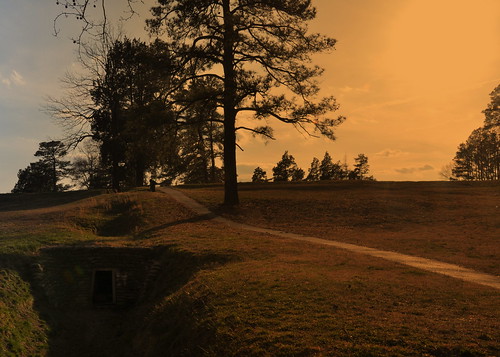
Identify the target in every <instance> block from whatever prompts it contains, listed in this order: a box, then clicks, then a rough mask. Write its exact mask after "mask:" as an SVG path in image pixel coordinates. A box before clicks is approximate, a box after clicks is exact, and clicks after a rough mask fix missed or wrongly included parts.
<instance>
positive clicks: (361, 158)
mask: <svg viewBox="0 0 500 357" xmlns="http://www.w3.org/2000/svg"><path fill="white" fill-rule="evenodd" d="M354 161H355V162H356V163H355V164H354V170H352V171H351V172H350V175H349V178H352V179H354V180H373V177H371V176H370V177H369V176H368V172H369V171H370V165H368V157H367V156H366V155H365V154H359V155H358V156H357V157H356V158H355V159H354Z"/></svg>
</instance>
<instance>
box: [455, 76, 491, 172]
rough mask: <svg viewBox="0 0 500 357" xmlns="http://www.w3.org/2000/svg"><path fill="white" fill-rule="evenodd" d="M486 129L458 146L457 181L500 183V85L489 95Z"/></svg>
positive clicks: (485, 111) (456, 155) (477, 131)
mask: <svg viewBox="0 0 500 357" xmlns="http://www.w3.org/2000/svg"><path fill="white" fill-rule="evenodd" d="M490 98H491V102H490V103H489V104H488V107H487V108H486V109H485V110H484V111H483V113H484V116H485V120H484V126H483V127H481V128H478V129H476V130H474V131H473V132H472V133H471V134H470V136H469V138H468V139H467V141H466V142H465V143H462V144H460V145H459V146H458V150H457V152H456V154H455V157H454V159H453V167H452V170H451V171H452V175H451V176H450V177H449V179H458V180H500V85H498V86H497V87H496V88H495V89H494V90H493V92H491V93H490Z"/></svg>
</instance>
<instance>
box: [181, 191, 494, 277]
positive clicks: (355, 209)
mask: <svg viewBox="0 0 500 357" xmlns="http://www.w3.org/2000/svg"><path fill="white" fill-rule="evenodd" d="M184 191H185V192H186V193H187V194H189V195H191V196H192V197H193V198H195V199H197V200H199V201H200V202H202V203H204V204H206V205H208V206H209V207H210V208H211V209H214V210H217V209H218V206H217V205H218V202H220V201H221V200H222V194H223V193H222V189H221V187H218V186H208V187H198V188H193V189H188V188H186V189H185V190H184ZM240 196H241V201H242V204H241V206H240V208H239V209H238V210H236V211H231V212H222V213H223V214H225V215H226V216H228V217H230V218H232V219H234V220H238V221H242V222H245V223H248V224H253V225H257V226H263V227H268V228H276V229H278V230H284V231H290V232H294V233H302V234H307V235H312V236H316V237H320V238H325V239H333V240H339V241H344V242H348V243H354V244H359V245H365V246H370V247H374V248H380V249H386V250H394V251H398V252H401V253H407V254H413V255H419V256H423V257H426V258H432V259H437V260H442V261H446V262H450V263H455V264H459V265H463V266H465V267H470V268H473V269H477V270H480V271H484V272H488V273H491V274H496V275H500V244H499V237H500V218H499V216H500V183H498V182H490V183H470V182H420V183H415V182H413V183H412V182H334V183H309V184H296V185H295V184H263V185H254V184H249V185H242V186H241V188H240Z"/></svg>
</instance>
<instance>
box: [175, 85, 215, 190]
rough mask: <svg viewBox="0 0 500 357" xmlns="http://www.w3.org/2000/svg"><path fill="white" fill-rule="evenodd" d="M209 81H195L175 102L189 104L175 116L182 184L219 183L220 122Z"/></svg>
mask: <svg viewBox="0 0 500 357" xmlns="http://www.w3.org/2000/svg"><path fill="white" fill-rule="evenodd" d="M215 85H216V83H214V81H213V79H211V78H205V79H203V78H202V79H198V80H196V81H193V82H191V83H190V86H189V87H188V88H187V90H185V91H183V92H182V93H180V95H179V97H178V99H177V100H178V101H179V102H183V103H188V102H189V103H191V105H190V106H189V107H186V108H185V110H184V111H183V112H181V113H177V123H178V125H179V126H180V129H179V130H180V136H181V140H180V148H181V152H180V160H181V162H182V166H181V167H182V170H183V173H182V174H183V175H182V180H183V181H184V182H185V183H208V182H212V183H214V182H222V181H223V171H222V169H221V168H219V167H217V161H218V160H219V159H220V158H221V157H222V142H223V139H224V132H223V120H222V116H221V114H220V113H218V112H217V103H216V101H215V100H214V99H213V98H211V94H212V93H213V91H214V88H213V86H215Z"/></svg>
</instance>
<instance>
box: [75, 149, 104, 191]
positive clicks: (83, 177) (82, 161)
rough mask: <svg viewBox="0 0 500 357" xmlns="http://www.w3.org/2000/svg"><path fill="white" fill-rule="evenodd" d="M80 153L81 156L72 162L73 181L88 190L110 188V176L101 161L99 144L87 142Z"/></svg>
mask: <svg viewBox="0 0 500 357" xmlns="http://www.w3.org/2000/svg"><path fill="white" fill-rule="evenodd" d="M79 151H80V155H79V156H77V157H76V158H75V159H74V160H73V161H72V162H71V165H70V167H69V169H68V174H69V176H70V177H71V178H72V180H73V181H74V182H76V183H77V185H78V186H79V187H82V188H85V189H87V190H90V189H96V188H106V187H109V186H110V180H109V175H108V171H107V168H106V167H104V166H103V164H102V161H101V156H100V149H99V144H98V143H97V142H95V141H93V140H87V141H85V142H84V143H83V146H81V147H80V150H79Z"/></svg>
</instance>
